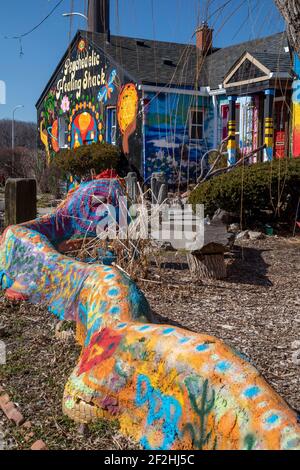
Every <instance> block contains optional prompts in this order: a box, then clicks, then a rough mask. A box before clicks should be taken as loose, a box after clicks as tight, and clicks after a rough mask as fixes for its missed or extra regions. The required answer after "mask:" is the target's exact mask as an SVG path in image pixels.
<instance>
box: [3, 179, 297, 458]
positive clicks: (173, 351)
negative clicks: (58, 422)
mask: <svg viewBox="0 0 300 470" xmlns="http://www.w3.org/2000/svg"><path fill="white" fill-rule="evenodd" d="M122 192H123V186H122V184H120V182H119V181H112V180H110V181H107V180H96V181H92V182H88V183H83V184H81V185H80V186H79V187H78V188H77V189H76V190H75V191H73V192H71V193H69V195H68V197H67V199H66V201H65V202H64V203H62V205H61V206H59V207H58V208H57V211H56V213H55V214H52V215H49V216H45V217H43V218H41V219H37V220H34V221H31V222H27V223H24V224H22V225H15V226H11V227H9V228H7V229H6V231H5V232H4V234H3V236H2V238H1V240H0V282H1V287H2V288H3V289H6V293H7V292H8V291H10V295H14V298H16V295H18V294H19V295H20V296H21V297H22V299H24V297H26V298H27V300H28V301H30V302H32V303H42V302H43V303H44V304H46V305H47V306H48V308H49V311H50V312H51V313H53V314H55V315H56V316H57V317H58V318H59V319H60V320H73V321H75V322H76V337H77V340H78V342H79V344H80V345H81V347H82V351H81V354H80V357H79V360H78V363H77V365H76V367H75V369H74V371H73V373H72V374H71V376H70V377H69V379H68V381H67V384H66V387H65V391H64V396H63V410H64V412H65V413H66V414H67V415H68V416H69V417H70V418H72V419H74V420H75V421H77V422H80V423H90V422H92V421H96V420H97V419H99V418H103V417H104V418H107V419H110V420H116V419H117V420H118V421H119V423H120V429H121V431H122V432H123V433H124V434H126V435H128V436H131V437H132V438H134V439H135V440H136V441H137V442H139V443H140V445H141V446H142V447H143V448H145V449H157V450H168V449H172V450H177V449H185V450H189V449H199V450H206V449H208V450H214V449H220V450H221V449H224V450H225V449H228V450H229V449H232V450H237V449H245V450H252V449H266V450H267V449H273V450H279V449H290V450H291V449H300V427H299V417H297V414H296V413H295V412H294V411H293V410H291V409H290V408H289V407H288V405H287V404H286V403H285V402H284V400H282V398H280V397H279V396H278V395H277V394H276V392H275V391H274V390H273V389H272V388H271V387H270V386H269V385H268V384H267V383H266V381H265V380H264V379H263V378H262V377H261V376H260V374H259V373H258V371H257V370H256V369H255V368H254V367H253V366H252V365H250V364H249V363H248V362H247V361H246V360H245V358H243V357H241V355H240V354H238V353H237V352H236V351H234V350H233V349H232V348H230V347H229V346H227V345H226V344H225V343H223V342H222V341H220V340H218V339H217V338H214V337H212V336H209V335H207V334H202V333H193V332H191V331H187V330H184V329H181V328H177V327H173V326H170V325H161V324H155V318H154V317H153V314H152V313H151V310H150V308H149V305H148V302H147V300H146V299H145V297H144V295H143V294H142V292H141V291H140V290H139V289H138V287H137V286H136V285H135V283H134V282H133V281H132V280H131V279H130V278H129V277H128V276H127V275H126V274H124V272H122V271H120V270H119V269H117V268H116V267H113V266H104V265H100V264H98V263H96V264H88V263H83V262H80V261H77V260H76V259H72V258H68V257H66V256H64V255H63V254H61V253H59V252H58V251H57V248H56V247H57V246H58V245H59V244H60V243H61V242H62V241H63V240H67V239H74V238H78V237H79V236H80V235H81V236H82V237H84V236H91V235H92V234H94V235H95V233H96V230H97V227H98V224H99V223H100V222H101V220H103V217H105V214H106V208H105V207H104V206H103V211H101V205H99V206H98V207H95V205H94V204H93V203H92V201H93V196H97V197H98V198H99V200H101V198H102V197H105V196H106V198H108V197H110V200H111V202H112V204H113V205H114V206H115V207H118V195H120V194H121V195H122Z"/></svg>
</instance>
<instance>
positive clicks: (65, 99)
mask: <svg viewBox="0 0 300 470" xmlns="http://www.w3.org/2000/svg"><path fill="white" fill-rule="evenodd" d="M61 109H62V111H63V112H64V113H66V112H67V111H70V101H69V98H68V97H67V96H64V97H63V99H62V102H61Z"/></svg>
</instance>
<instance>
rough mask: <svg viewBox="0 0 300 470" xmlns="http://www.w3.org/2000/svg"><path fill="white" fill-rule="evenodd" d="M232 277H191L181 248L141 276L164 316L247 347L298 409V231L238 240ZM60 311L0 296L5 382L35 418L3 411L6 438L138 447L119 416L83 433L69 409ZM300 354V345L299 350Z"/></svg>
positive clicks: (72, 349) (69, 346)
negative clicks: (27, 430) (20, 421)
mask: <svg viewBox="0 0 300 470" xmlns="http://www.w3.org/2000/svg"><path fill="white" fill-rule="evenodd" d="M227 264H228V278H227V279H226V281H205V282H203V283H197V284H195V283H193V282H191V277H190V274H189V271H188V268H187V265H186V261H185V257H184V256H183V255H180V254H178V255H176V254H174V253H165V254H164V255H163V260H162V262H161V264H160V265H159V266H154V265H152V267H151V270H150V274H149V276H148V277H149V279H150V281H155V282H150V281H149V282H141V281H140V286H141V288H142V289H143V290H144V292H145V294H146V296H147V298H148V299H149V301H150V304H151V306H152V308H153V310H154V311H155V312H156V313H157V315H158V316H159V321H161V322H163V323H174V324H176V325H178V326H181V327H185V328H189V329H191V330H193V331H197V332H207V333H209V334H212V335H214V336H217V337H219V338H222V339H223V340H225V341H226V342H227V343H228V344H230V345H232V346H233V347H235V348H236V349H238V350H239V351H240V352H242V353H244V354H245V355H247V356H248V357H249V359H250V360H251V362H253V363H254V364H255V365H256V367H257V369H258V370H259V371H260V372H261V373H262V374H263V375H264V377H265V378H266V379H267V380H268V382H269V383H270V384H271V385H272V386H273V387H274V388H275V390H277V392H279V393H280V394H281V396H282V397H283V398H284V399H285V400H286V401H287V402H288V403H289V404H290V405H291V406H292V407H293V408H295V409H298V410H299V409H300V396H299V388H300V387H299V386H300V374H299V372H300V365H297V364H296V363H295V361H293V353H294V352H295V351H294V349H293V343H294V342H295V341H300V293H299V285H300V238H294V239H285V238H277V237H273V238H271V237H270V238H267V239H265V240H260V241H255V242H250V241H244V242H242V243H240V244H238V245H236V246H235V247H234V249H233V251H232V253H231V254H229V255H228V256H227ZM56 325H57V320H56V319H55V318H53V317H52V316H51V315H50V314H49V313H48V312H47V310H46V309H45V308H44V307H40V306H32V305H28V304H26V303H22V304H19V305H13V304H11V303H9V302H8V301H7V300H5V299H4V297H3V295H1V296H0V340H2V341H4V342H5V344H6V347H7V363H6V365H5V366H0V385H2V386H3V387H4V389H5V390H6V391H7V393H9V394H10V396H11V398H12V399H13V401H14V402H15V403H16V404H17V406H19V407H20V411H21V412H22V414H23V415H24V417H25V418H26V420H29V421H30V422H31V423H32V428H31V431H32V432H33V434H34V436H32V437H31V438H30V439H29V440H28V437H27V438H26V440H25V436H24V432H23V431H22V428H18V427H15V426H13V425H12V424H11V423H9V422H8V420H7V419H6V418H5V417H4V416H3V415H1V413H0V428H1V427H2V428H4V429H5V432H6V436H5V444H6V447H11V448H13V449H28V448H30V445H31V444H32V443H33V442H34V441H36V440H37V439H40V438H41V439H43V440H44V442H45V443H46V445H47V447H48V448H49V449H134V448H137V446H136V445H135V444H133V443H132V442H130V441H129V440H127V439H125V438H124V437H122V436H121V435H120V434H119V431H118V426H117V424H111V423H110V424H109V423H107V422H105V421H99V423H97V424H95V425H93V426H90V428H89V430H88V433H87V434H86V435H85V436H84V437H83V436H82V435H81V434H80V433H79V432H78V425H76V424H74V423H73V422H72V421H70V420H69V419H68V418H66V417H65V416H63V414H62V411H61V399H62V394H63V388H64V385H65V383H66V380H67V377H68V375H69V374H70V372H71V371H72V369H73V367H74V366H75V364H76V362H77V359H78V354H79V349H78V347H77V346H76V345H75V343H74V341H72V340H70V341H69V342H67V343H65V342H62V341H60V340H58V339H57V338H56V337H55V327H56ZM298 356H300V354H299V355H298Z"/></svg>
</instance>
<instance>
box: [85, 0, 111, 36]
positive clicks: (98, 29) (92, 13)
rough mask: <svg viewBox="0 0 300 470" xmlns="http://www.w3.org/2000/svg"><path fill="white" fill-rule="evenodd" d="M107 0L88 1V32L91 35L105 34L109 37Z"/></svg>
mask: <svg viewBox="0 0 300 470" xmlns="http://www.w3.org/2000/svg"><path fill="white" fill-rule="evenodd" d="M109 23H110V11H109V0H89V6H88V30H89V31H90V32H92V33H103V34H107V38H108V40H109V37H110V24H109Z"/></svg>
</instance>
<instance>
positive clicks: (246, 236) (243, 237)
mask: <svg viewBox="0 0 300 470" xmlns="http://www.w3.org/2000/svg"><path fill="white" fill-rule="evenodd" d="M235 239H236V240H249V230H243V231H242V232H240V233H238V234H237V236H236V237H235Z"/></svg>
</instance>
